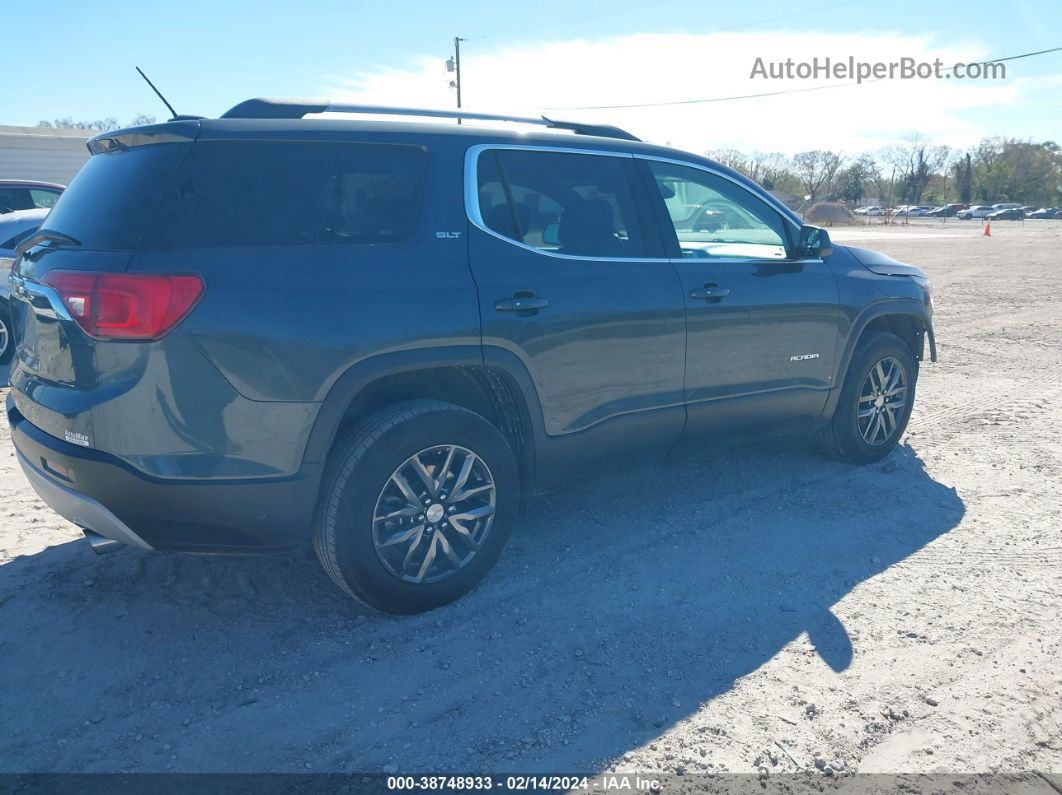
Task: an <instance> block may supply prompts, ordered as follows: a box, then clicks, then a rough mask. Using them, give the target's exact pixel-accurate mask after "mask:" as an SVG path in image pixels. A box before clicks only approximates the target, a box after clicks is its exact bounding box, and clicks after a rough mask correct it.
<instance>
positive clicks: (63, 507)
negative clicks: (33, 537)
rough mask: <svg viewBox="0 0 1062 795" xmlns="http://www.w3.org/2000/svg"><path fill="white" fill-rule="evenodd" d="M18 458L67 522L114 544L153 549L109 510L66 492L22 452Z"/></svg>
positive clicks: (44, 497) (37, 488) (42, 495)
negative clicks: (97, 534) (115, 542)
mask: <svg viewBox="0 0 1062 795" xmlns="http://www.w3.org/2000/svg"><path fill="white" fill-rule="evenodd" d="M16 455H18V463H19V465H20V466H21V467H22V471H23V472H25V473H26V479H27V480H28V481H29V482H30V485H31V486H33V490H34V491H36V492H37V494H38V496H39V497H40V498H41V499H42V500H44V502H45V504H47V506H48V507H49V508H51V509H52V510H53V511H55V512H56V513H57V514H59V515H60V516H62V517H63V518H64V519H66V520H67V521H69V522H73V523H74V524H76V525H77V526H78V527H80V528H82V529H86V528H87V529H90V530H93V531H94V532H96V533H99V534H100V535H101V536H104V537H105V538H109V539H111V540H112V541H117V542H119V543H121V544H128V545H129V546H133V547H140V548H141V549H151V545H150V544H148V543H147V542H146V541H145V540H144V539H142V538H141V537H140V536H138V535H137V534H136V533H134V532H133V531H132V530H130V529H129V527H127V526H126V524H125V522H123V521H122V520H121V519H119V518H118V517H117V516H115V515H114V514H113V513H111V512H110V511H109V510H107V509H106V508H105V507H104V506H103V505H101V504H100V502H99V501H98V500H94V499H92V498H91V497H89V496H87V495H85V494H82V493H80V492H78V491H74V490H73V489H71V488H67V487H66V486H64V485H62V484H61V483H60V482H59V481H58V480H57V479H53V478H51V477H49V476H48V475H47V474H45V473H44V472H43V471H41V470H40V469H38V468H37V467H35V466H34V465H33V464H32V463H30V461H29V459H28V458H26V456H24V455H23V454H22V451H21V450H19V451H16Z"/></svg>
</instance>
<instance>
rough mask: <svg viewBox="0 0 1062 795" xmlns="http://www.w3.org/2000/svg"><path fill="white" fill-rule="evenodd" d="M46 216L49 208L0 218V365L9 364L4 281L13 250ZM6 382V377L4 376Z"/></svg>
mask: <svg viewBox="0 0 1062 795" xmlns="http://www.w3.org/2000/svg"><path fill="white" fill-rule="evenodd" d="M49 212H50V208H48V207H41V208H38V209H35V210H15V211H13V212H6V213H4V214H3V215H0V364H7V362H9V361H10V360H11V351H12V350H13V347H14V346H12V344H11V312H10V308H9V307H8V304H7V302H8V300H9V298H10V295H9V292H8V287H7V277H8V276H9V275H10V274H11V266H12V265H14V264H15V258H16V256H17V255H16V254H15V247H16V246H17V245H18V244H19V243H21V242H22V241H23V240H25V239H26V238H28V237H29V236H30V235H32V234H33V233H34V232H36V231H37V230H38V229H40V226H41V223H43V222H44V217H45V216H46V215H47V214H48V213H49ZM4 379H5V381H6V379H7V376H4Z"/></svg>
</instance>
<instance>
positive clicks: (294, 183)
mask: <svg viewBox="0 0 1062 795" xmlns="http://www.w3.org/2000/svg"><path fill="white" fill-rule="evenodd" d="M425 169H426V153H425V151H424V150H423V149H422V148H420V147H415V146H408V145H396V144H358V143H330V142H327V143H326V142H316V141H305V142H287V141H284V142H278V141H203V142H200V143H198V144H195V145H194V146H193V147H192V150H191V152H190V153H189V154H188V157H187V158H186V159H185V160H184V162H183V163H182V164H181V167H180V170H179V171H178V173H177V176H176V177H175V178H174V179H173V182H172V184H171V185H170V186H169V188H168V189H167V191H166V193H165V194H164V195H163V198H162V201H161V202H160V203H159V207H158V209H157V210H156V212H155V215H154V218H153V220H152V223H151V227H150V228H149V230H148V232H147V235H146V236H145V240H144V245H145V246H146V247H157V248H172V247H179V248H195V247H213V246H219V247H220V246H312V245H381V244H388V243H401V242H404V241H406V240H409V239H410V238H411V237H412V236H413V232H414V229H415V227H416V223H417V219H418V216H419V212H420V206H421V198H422V193H423V190H424V172H425Z"/></svg>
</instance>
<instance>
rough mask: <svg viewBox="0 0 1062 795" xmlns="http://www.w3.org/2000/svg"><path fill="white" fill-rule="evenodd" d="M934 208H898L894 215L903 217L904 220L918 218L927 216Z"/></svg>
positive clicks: (915, 206) (916, 206)
mask: <svg viewBox="0 0 1062 795" xmlns="http://www.w3.org/2000/svg"><path fill="white" fill-rule="evenodd" d="M931 209H933V208H932V207H922V206H920V205H914V206H911V207H897V208H896V210H895V212H893V215H899V216H903V217H904V218H918V217H920V216H923V215H926V214H927V213H928V212H929V211H930V210H931Z"/></svg>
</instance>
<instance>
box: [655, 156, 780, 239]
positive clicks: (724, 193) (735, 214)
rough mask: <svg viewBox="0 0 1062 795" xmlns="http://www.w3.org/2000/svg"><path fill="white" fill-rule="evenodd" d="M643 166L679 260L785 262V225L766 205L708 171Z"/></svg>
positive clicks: (747, 192) (661, 164) (660, 165)
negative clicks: (675, 243)
mask: <svg viewBox="0 0 1062 795" xmlns="http://www.w3.org/2000/svg"><path fill="white" fill-rule="evenodd" d="M646 162H647V163H648V165H649V170H650V171H651V172H652V174H653V178H654V180H655V182H656V185H657V187H658V188H659V190H660V194H661V196H662V197H663V200H664V204H665V206H666V207H667V213H668V216H670V218H671V222H672V224H673V225H674V230H675V236H676V237H677V238H678V246H679V250H680V251H681V252H682V256H683V257H692V258H712V257H727V258H734V257H737V258H742V259H785V257H786V230H785V222H784V221H783V220H782V218H781V216H780V215H779V214H778V213H777V212H776V211H775V210H774V209H772V208H771V207H770V206H769V205H768V204H767V203H766V202H764V201H762V200H760V199H759V198H758V197H756V196H755V195H754V194H752V193H750V192H749V191H747V190H746V189H745V188H743V187H741V186H740V185H736V184H734V183H733V182H730V181H729V180H727V179H723V178H722V177H719V176H716V175H715V174H711V173H709V172H707V171H701V170H700V169H696V168H688V167H686V166H679V165H673V164H671V163H660V162H655V161H646Z"/></svg>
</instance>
